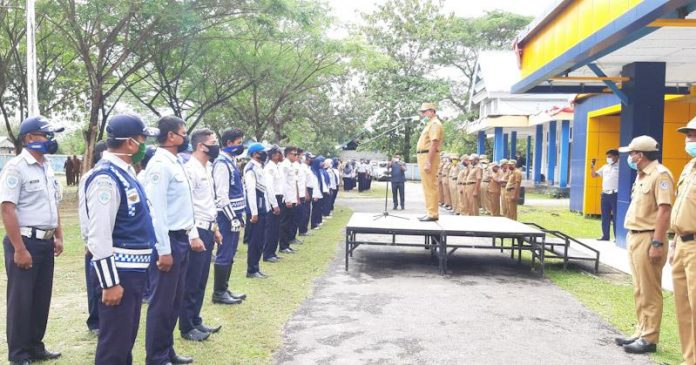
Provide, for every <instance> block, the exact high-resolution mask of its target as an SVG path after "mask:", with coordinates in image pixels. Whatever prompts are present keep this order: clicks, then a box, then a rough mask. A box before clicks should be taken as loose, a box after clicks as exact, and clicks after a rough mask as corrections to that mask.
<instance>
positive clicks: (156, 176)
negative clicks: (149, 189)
mask: <svg viewBox="0 0 696 365" xmlns="http://www.w3.org/2000/svg"><path fill="white" fill-rule="evenodd" d="M160 178H161V176H160V173H159V172H153V173H152V174H150V181H152V183H153V184H157V183H158V182H159V181H160Z"/></svg>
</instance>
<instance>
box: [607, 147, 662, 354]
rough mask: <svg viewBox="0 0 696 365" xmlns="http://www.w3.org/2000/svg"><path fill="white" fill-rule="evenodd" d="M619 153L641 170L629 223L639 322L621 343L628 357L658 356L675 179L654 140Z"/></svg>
mask: <svg viewBox="0 0 696 365" xmlns="http://www.w3.org/2000/svg"><path fill="white" fill-rule="evenodd" d="M619 152H622V153H625V152H628V164H629V166H630V167H631V168H633V169H636V170H638V176H637V177H636V181H635V182H634V183H633V189H632V191H631V204H630V205H629V206H628V211H627V212H626V220H625V222H624V227H626V229H627V230H628V231H629V233H628V235H627V236H626V241H627V244H628V259H629V264H630V266H631V272H632V273H633V297H634V300H635V304H636V315H637V319H638V323H637V326H636V330H635V332H634V333H633V336H631V338H617V339H616V343H617V345H620V346H623V348H624V350H625V351H626V352H629V353H636V354H642V353H647V352H655V351H656V348H657V343H658V342H659V340H660V322H661V321H662V267H663V266H664V265H665V262H666V261H667V255H666V254H665V252H664V248H663V242H666V240H667V228H668V227H669V221H670V213H671V210H672V197H673V196H674V180H673V179H672V174H671V173H670V172H669V170H668V169H667V168H666V167H664V166H662V165H661V164H660V163H659V162H658V161H657V158H658V157H659V152H658V143H657V141H656V140H655V139H653V138H652V137H649V136H640V137H636V138H634V139H633V140H632V141H631V143H630V144H629V145H628V146H626V147H621V148H620V149H619Z"/></svg>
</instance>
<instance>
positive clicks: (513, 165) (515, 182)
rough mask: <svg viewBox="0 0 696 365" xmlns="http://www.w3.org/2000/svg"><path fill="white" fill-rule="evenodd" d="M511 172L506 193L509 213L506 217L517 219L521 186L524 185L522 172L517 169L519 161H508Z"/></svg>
mask: <svg viewBox="0 0 696 365" xmlns="http://www.w3.org/2000/svg"><path fill="white" fill-rule="evenodd" d="M508 168H509V169H510V170H509V171H510V174H509V175H508V181H507V184H506V185H505V193H506V196H507V200H508V203H507V208H506V209H507V215H506V217H508V218H510V219H512V220H517V202H518V201H519V199H520V188H521V187H522V172H521V171H520V170H518V169H517V161H516V160H510V161H508Z"/></svg>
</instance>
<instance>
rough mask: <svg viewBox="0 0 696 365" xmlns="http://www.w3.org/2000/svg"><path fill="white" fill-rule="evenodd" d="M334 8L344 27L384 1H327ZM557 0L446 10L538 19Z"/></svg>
mask: <svg viewBox="0 0 696 365" xmlns="http://www.w3.org/2000/svg"><path fill="white" fill-rule="evenodd" d="M327 2H328V3H329V5H330V6H331V7H332V8H333V11H334V16H336V18H338V21H339V23H340V24H342V25H347V24H351V23H355V22H356V21H358V20H359V19H360V15H359V13H360V12H370V11H372V10H373V9H374V8H375V4H379V3H382V2H384V0H327ZM556 2H557V0H527V1H512V0H483V1H482V0H445V1H444V10H445V11H446V12H447V13H449V12H454V13H455V14H456V15H459V16H463V17H474V16H479V15H482V14H483V13H484V12H486V11H490V10H497V9H500V10H506V11H509V12H513V13H517V14H522V15H528V16H532V17H536V16H537V15H539V14H541V13H543V12H544V10H546V9H547V8H548V7H549V6H552V5H553V4H554V3H556ZM343 34H344V32H343V31H339V30H337V31H336V34H333V35H334V36H341V35H343Z"/></svg>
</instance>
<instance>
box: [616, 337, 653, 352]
mask: <svg viewBox="0 0 696 365" xmlns="http://www.w3.org/2000/svg"><path fill="white" fill-rule="evenodd" d="M623 349H624V351H626V352H628V353H629V354H647V353H649V352H656V351H657V344H654V343H650V342H648V341H645V339H642V338H639V339H637V340H635V341H633V343H630V344H628V345H624V347H623Z"/></svg>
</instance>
